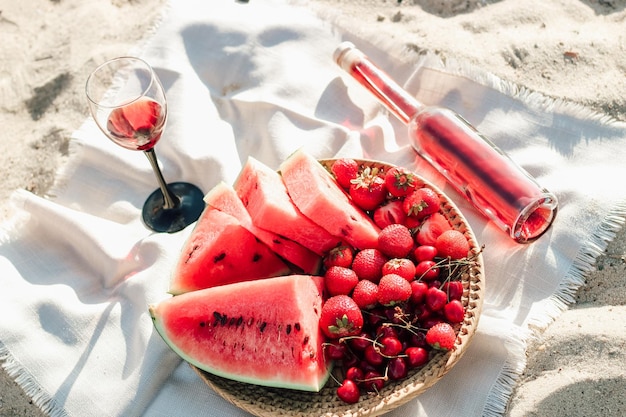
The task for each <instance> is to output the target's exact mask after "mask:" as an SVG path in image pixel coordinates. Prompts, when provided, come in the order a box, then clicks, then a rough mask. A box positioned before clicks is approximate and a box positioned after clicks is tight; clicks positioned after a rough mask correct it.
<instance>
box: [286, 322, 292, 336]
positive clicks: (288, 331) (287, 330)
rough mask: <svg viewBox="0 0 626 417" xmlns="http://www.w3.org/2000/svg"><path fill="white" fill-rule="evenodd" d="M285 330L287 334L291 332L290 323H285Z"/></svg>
mask: <svg viewBox="0 0 626 417" xmlns="http://www.w3.org/2000/svg"><path fill="white" fill-rule="evenodd" d="M286 332H287V334H289V333H291V324H288V325H287V329H286Z"/></svg>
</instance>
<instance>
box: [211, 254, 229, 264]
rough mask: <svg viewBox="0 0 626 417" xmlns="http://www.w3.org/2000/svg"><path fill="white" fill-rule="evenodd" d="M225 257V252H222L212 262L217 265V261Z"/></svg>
mask: <svg viewBox="0 0 626 417" xmlns="http://www.w3.org/2000/svg"><path fill="white" fill-rule="evenodd" d="M225 257H226V252H222V253H220V254H219V255H217V256H216V257H215V258H213V262H215V263H218V262H219V261H221V260H223V259H224V258H225Z"/></svg>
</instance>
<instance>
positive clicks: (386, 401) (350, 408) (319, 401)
mask: <svg viewBox="0 0 626 417" xmlns="http://www.w3.org/2000/svg"><path fill="white" fill-rule="evenodd" d="M333 161H334V160H332V159H328V160H322V161H320V163H321V164H322V165H323V166H324V167H325V168H326V169H327V170H330V166H331V165H332V163H333ZM357 162H359V163H360V164H361V165H363V166H370V167H372V168H374V167H378V168H379V169H383V170H386V169H389V168H390V167H391V165H388V164H385V163H382V162H377V161H369V160H358V161H357ZM418 180H419V181H420V182H421V184H418V185H420V186H426V187H429V188H432V189H433V190H434V191H435V192H436V193H437V194H438V195H439V198H440V202H441V209H440V211H441V213H442V214H443V215H444V216H446V217H447V219H448V220H449V221H450V223H451V224H452V226H453V227H454V228H455V229H456V230H459V231H461V232H462V233H463V234H465V236H466V237H467V238H468V241H469V243H470V251H471V253H474V254H477V257H476V261H477V262H476V264H475V265H474V266H473V267H471V268H470V270H469V273H467V274H466V275H464V276H463V277H462V282H463V288H464V292H463V298H462V300H461V301H462V303H463V305H464V306H465V310H466V313H465V320H464V321H463V322H462V323H461V325H460V328H459V332H458V337H457V340H456V345H455V349H454V350H452V351H449V352H440V353H438V354H437V355H436V356H434V357H432V359H431V360H430V361H429V362H428V363H427V364H426V365H425V366H423V367H421V368H418V369H415V370H413V371H412V372H410V373H409V376H408V377H407V378H405V379H403V380H401V381H395V382H391V383H389V384H387V385H386V386H385V387H384V388H383V390H382V391H381V392H380V393H379V395H374V394H372V395H370V396H368V395H362V397H361V399H360V401H359V402H358V403H357V404H353V405H350V404H346V403H344V402H342V401H341V400H339V398H337V394H336V389H337V385H336V383H334V382H333V381H332V379H330V380H329V382H328V383H327V384H326V386H325V387H324V388H323V389H322V390H321V391H320V392H318V393H311V392H303V391H295V390H287V389H280V388H269V387H262V386H257V385H251V384H245V383H241V382H237V381H232V380H229V379H225V378H221V377H217V376H215V375H211V374H209V373H207V372H204V371H202V370H200V369H197V368H195V367H193V366H192V368H193V369H194V370H195V371H196V372H197V373H198V375H199V376H200V377H201V378H202V380H204V381H205V382H206V384H207V385H208V386H209V387H211V388H212V389H213V390H214V391H215V392H217V393H218V394H219V395H221V396H222V397H224V398H225V399H226V400H228V401H229V402H231V403H232V404H234V405H236V406H237V407H239V408H241V409H243V410H245V411H247V412H249V413H251V414H253V415H255V416H284V417H289V416H320V417H322V416H323V417H352V416H379V415H381V414H384V413H387V412H389V411H391V410H392V409H394V408H396V407H398V406H400V405H402V404H404V403H406V402H408V401H410V400H411V399H413V398H415V397H417V396H418V395H420V394H421V393H423V392H424V391H426V390H427V389H428V388H429V387H431V386H432V385H433V384H435V383H436V382H437V381H439V380H440V379H441V378H442V377H443V376H444V375H445V374H446V373H447V372H448V371H449V370H450V369H451V368H452V367H453V366H454V365H455V364H456V363H457V362H458V360H459V359H460V358H461V357H462V356H463V354H464V353H465V351H466V349H467V347H468V345H469V343H470V341H471V339H472V337H473V336H474V333H475V332H476V327H477V326H478V320H479V317H480V313H481V310H482V303H483V293H484V280H485V277H484V268H483V259H482V256H481V254H480V249H481V248H480V246H479V244H478V242H477V241H476V238H475V236H474V233H473V232H472V230H471V229H470V226H469V224H468V223H467V221H466V220H465V218H464V217H463V215H462V214H461V213H460V212H459V210H458V208H457V207H456V205H455V204H454V203H453V202H452V201H451V200H450V199H449V198H448V197H447V196H446V195H445V194H443V192H441V190H439V189H438V188H437V187H436V186H434V185H433V184H432V183H430V182H429V181H427V180H425V179H423V178H422V177H420V176H418Z"/></svg>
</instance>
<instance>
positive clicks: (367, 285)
mask: <svg viewBox="0 0 626 417" xmlns="http://www.w3.org/2000/svg"><path fill="white" fill-rule="evenodd" d="M352 299H353V300H354V302H355V303H356V305H358V306H359V308H360V309H362V310H370V309H372V308H374V307H376V303H377V302H378V285H377V284H375V283H373V282H372V281H369V280H367V279H364V280H361V281H359V282H358V283H357V284H356V286H355V287H354V290H353V291H352Z"/></svg>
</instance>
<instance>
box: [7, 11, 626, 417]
mask: <svg viewBox="0 0 626 417" xmlns="http://www.w3.org/2000/svg"><path fill="white" fill-rule="evenodd" d="M250 1H254V0H250ZM165 3H166V1H165V0H110V1H106V2H86V1H83V0H23V1H15V0H0V36H1V39H2V43H1V44H0V98H1V99H0V126H2V132H3V138H2V140H1V141H0V176H1V177H2V178H3V180H2V182H1V183H0V201H1V202H2V203H0V220H1V219H6V218H8V217H10V216H11V214H12V209H11V206H10V205H9V204H8V203H7V200H8V199H9V197H10V195H11V193H12V192H13V191H14V190H16V189H26V190H30V191H32V192H34V193H36V194H38V195H46V193H47V191H48V190H49V189H50V187H51V185H52V184H53V183H54V179H55V173H56V172H57V170H58V169H59V167H61V166H62V165H63V164H64V163H65V162H66V161H67V160H68V158H70V157H71V156H70V155H69V153H68V152H69V151H68V149H69V141H70V136H71V133H72V132H73V131H74V130H75V129H77V128H78V127H79V126H80V124H81V123H82V122H83V120H84V119H85V118H86V117H87V107H86V103H85V98H84V81H85V79H86V77H87V74H88V71H89V69H90V68H92V67H93V66H94V65H95V64H96V63H99V62H102V61H104V60H105V59H107V58H110V57H113V56H117V55H123V54H127V53H129V52H132V50H133V49H134V48H135V47H137V45H139V44H140V43H141V40H142V38H144V37H145V36H146V35H148V34H149V32H150V29H151V28H152V27H153V26H154V25H155V24H156V23H157V22H158V20H159V18H160V16H161V12H162V9H163V6H164V5H165ZM329 6H332V7H329ZM307 7H310V8H311V10H314V11H316V12H318V13H320V14H322V15H324V16H326V17H327V18H331V17H332V18H333V19H337V20H338V21H341V22H342V24H343V25H345V26H348V27H353V28H355V29H354V30H355V31H358V32H360V33H361V34H362V35H363V36H367V37H372V36H373V35H375V36H377V37H379V38H380V39H381V40H382V39H384V40H385V41H386V42H390V43H393V44H395V45H397V47H398V49H399V50H402V51H403V53H406V54H407V55H409V56H410V55H411V54H421V53H424V52H425V51H430V52H435V53H437V54H438V55H439V56H440V57H441V58H442V59H444V60H448V59H453V60H456V61H459V62H462V63H467V64H470V65H474V66H476V67H478V68H480V69H482V70H486V71H490V72H492V73H493V74H495V75H497V76H499V77H501V78H503V79H505V80H508V81H511V82H514V83H516V84H519V85H520V86H524V87H526V88H528V89H530V90H533V91H537V92H539V93H541V94H543V95H546V96H548V97H552V98H555V99H563V100H566V101H571V102H573V103H576V104H580V105H583V106H586V107H589V108H590V109H592V110H594V111H597V112H601V113H605V114H608V115H610V116H612V117H614V118H617V119H621V120H626V99H625V98H624V97H626V29H625V28H626V0H612V1H611V0H595V1H594V0H551V1H545V0H525V1H519V0H501V1H487V0H483V1H480V0H438V1H436V0H413V1H407V0H404V1H401V2H397V1H395V0H387V1H384V0H352V1H346V0H344V1H340V0H310V1H309V2H308V3H307ZM624 322H626V232H624V231H622V232H620V233H619V234H618V236H617V237H616V239H615V240H614V242H613V243H611V244H610V245H609V248H608V249H607V251H606V252H605V254H603V255H602V256H601V257H600V258H599V259H598V260H597V265H596V270H595V271H593V272H592V273H591V274H590V275H589V276H588V277H587V279H586V284H585V286H584V287H582V288H581V289H580V290H579V292H578V294H577V303H576V304H575V305H572V306H571V308H570V309H569V310H568V311H566V312H564V313H563V314H562V315H561V316H560V317H559V318H558V319H557V320H556V321H555V322H554V323H553V324H551V325H550V326H549V327H548V328H547V329H539V330H538V332H537V338H536V340H534V341H533V342H532V343H531V345H530V346H529V349H528V365H527V368H526V370H525V371H524V373H523V374H522V375H521V376H520V381H519V384H518V386H517V388H516V390H515V391H514V393H513V395H512V397H511V400H510V402H509V407H508V410H507V413H506V415H507V416H511V417H517V416H548V415H549V416H554V417H558V416H564V417H565V416H567V417H577V416H605V415H626V399H625V398H626V373H625V371H624V366H623V364H624V363H625V362H626V354H625V353H624V352H626V335H625V334H623V333H619V332H616V331H615V330H616V327H615V324H616V323H624ZM38 415H42V414H41V413H40V412H39V410H38V409H37V408H36V407H35V406H33V405H32V402H31V401H30V399H29V398H28V397H26V396H25V395H24V393H23V392H22V390H21V389H20V388H19V387H18V386H17V385H16V384H15V383H14V382H13V381H12V380H11V379H10V378H9V377H8V376H6V374H5V373H4V372H0V416H38Z"/></svg>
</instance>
